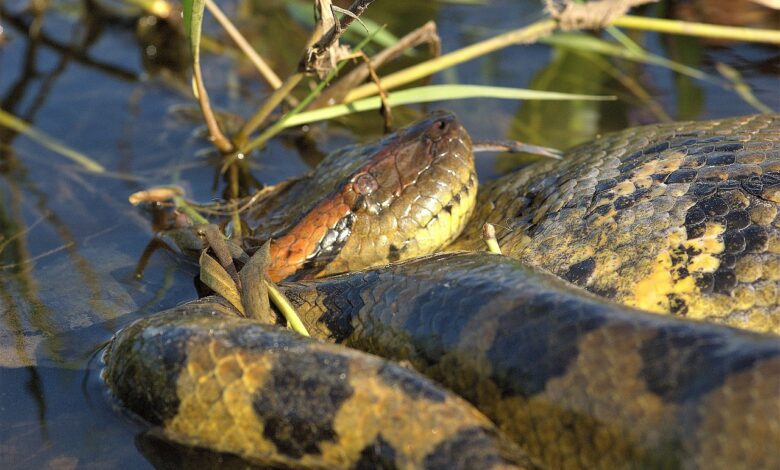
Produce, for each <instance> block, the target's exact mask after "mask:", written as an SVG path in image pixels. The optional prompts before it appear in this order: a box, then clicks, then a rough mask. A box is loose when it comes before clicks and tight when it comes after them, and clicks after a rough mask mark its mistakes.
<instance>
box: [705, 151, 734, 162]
mask: <svg viewBox="0 0 780 470" xmlns="http://www.w3.org/2000/svg"><path fill="white" fill-rule="evenodd" d="M736 159H737V158H736V157H735V156H734V154H733V153H716V154H710V155H707V165H731V164H732V163H734V162H735V161H736Z"/></svg>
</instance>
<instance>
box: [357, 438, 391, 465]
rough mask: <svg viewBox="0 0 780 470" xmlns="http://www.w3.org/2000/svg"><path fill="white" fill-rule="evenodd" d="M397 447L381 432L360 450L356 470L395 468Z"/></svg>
mask: <svg viewBox="0 0 780 470" xmlns="http://www.w3.org/2000/svg"><path fill="white" fill-rule="evenodd" d="M395 454H396V452H395V449H394V448H393V446H392V445H391V444H390V443H389V442H387V441H386V440H384V439H383V438H382V434H379V435H378V436H377V437H376V439H375V440H374V442H372V443H370V444H368V445H367V446H366V447H364V448H363V450H362V451H360V458H359V459H358V461H357V462H356V463H355V466H354V467H353V468H354V469H355V470H395V469H396V468H398V466H397V465H396V464H395Z"/></svg>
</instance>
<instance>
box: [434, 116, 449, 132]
mask: <svg viewBox="0 0 780 470" xmlns="http://www.w3.org/2000/svg"><path fill="white" fill-rule="evenodd" d="M436 128H437V129H438V130H439V132H441V133H442V134H443V133H445V132H447V130H449V128H450V122H449V121H447V120H444V119H439V120H438V121H437V122H436Z"/></svg>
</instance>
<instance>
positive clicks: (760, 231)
mask: <svg viewBox="0 0 780 470" xmlns="http://www.w3.org/2000/svg"><path fill="white" fill-rule="evenodd" d="M742 234H743V235H745V251H747V252H750V253H761V252H762V251H764V250H766V245H767V243H768V242H769V236H768V235H767V233H766V230H765V229H764V227H761V226H760V225H751V226H750V227H748V228H746V229H745V230H743V231H742Z"/></svg>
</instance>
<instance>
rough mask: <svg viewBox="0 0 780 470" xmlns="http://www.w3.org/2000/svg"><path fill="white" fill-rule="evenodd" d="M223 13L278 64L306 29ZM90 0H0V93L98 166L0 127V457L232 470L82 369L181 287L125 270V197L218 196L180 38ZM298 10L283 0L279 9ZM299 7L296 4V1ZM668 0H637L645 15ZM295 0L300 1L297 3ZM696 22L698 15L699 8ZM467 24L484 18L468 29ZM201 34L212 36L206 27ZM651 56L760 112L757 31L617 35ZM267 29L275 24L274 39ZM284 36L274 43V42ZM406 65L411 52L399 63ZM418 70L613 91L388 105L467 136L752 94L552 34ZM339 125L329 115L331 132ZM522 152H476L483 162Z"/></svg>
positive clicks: (137, 237) (487, 19)
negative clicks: (729, 38)
mask: <svg viewBox="0 0 780 470" xmlns="http://www.w3.org/2000/svg"><path fill="white" fill-rule="evenodd" d="M224 3H225V4H224V5H223V8H225V9H226V10H227V11H229V12H232V13H231V14H232V17H233V18H235V19H236V23H237V24H238V25H239V26H241V27H243V28H245V29H246V30H247V31H249V32H251V34H250V35H249V39H250V41H252V42H253V43H254V44H255V46H256V47H257V49H258V50H259V51H260V52H261V53H262V54H263V55H264V57H266V58H267V59H269V61H270V62H271V65H272V67H274V68H275V69H276V70H277V71H280V72H281V73H282V75H284V74H285V73H287V72H289V71H290V70H291V69H292V67H294V65H295V63H296V61H297V58H298V54H299V52H300V45H301V44H303V42H304V41H305V38H306V34H307V30H308V26H307V25H306V24H305V22H304V20H303V19H302V18H301V17H300V15H299V14H297V13H295V11H296V10H295V9H294V8H292V5H293V3H294V2H282V1H272V2H245V1H243V0H239V1H232V2H224ZM105 6H106V5H103V3H102V2H94V1H85V2H81V1H76V0H60V1H55V2H51V4H50V5H49V6H48V8H44V9H42V8H41V7H40V5H38V4H37V3H35V2H32V3H27V2H25V1H23V0H7V1H5V2H2V3H0V27H2V31H3V32H4V33H3V34H4V38H5V41H3V42H0V109H2V110H3V111H5V112H8V113H12V114H14V115H15V116H17V117H19V118H21V119H23V120H25V121H27V122H29V123H31V124H32V125H33V126H34V127H35V128H36V129H38V130H40V131H42V132H44V133H45V134H47V135H49V136H52V137H53V138H55V139H57V140H58V141H60V142H62V143H64V144H65V145H67V146H69V147H71V148H74V149H77V150H79V151H80V152H83V153H85V154H86V155H88V156H89V157H91V158H92V159H94V160H96V161H97V162H99V163H100V164H101V165H103V166H104V167H105V168H106V169H107V171H106V172H105V173H103V174H95V173H90V172H87V171H84V170H83V169H81V168H79V167H78V166H77V165H75V164H74V163H73V162H70V161H68V160H65V159H63V158H62V156H61V155H59V154H57V153H55V152H53V151H51V150H48V149H46V148H44V147H42V146H40V145H39V144H38V143H36V142H35V141H33V140H31V139H30V138H28V137H27V136H24V135H22V134H19V133H18V132H17V131H14V130H11V129H9V128H5V127H0V384H2V386H0V468H4V469H5V468H65V469H67V468H76V467H82V466H86V465H89V466H94V467H98V468H114V467H118V466H121V467H122V468H148V467H149V466H150V465H152V466H155V467H157V468H182V467H188V466H190V465H191V464H197V465H198V466H199V467H200V468H202V467H203V466H204V465H207V466H214V467H216V466H221V467H224V466H228V467H229V468H243V467H244V466H245V463H244V462H242V461H240V460H238V459H235V458H233V457H231V456H225V455H218V454H212V453H209V452H206V451H203V450H199V449H189V448H184V447H180V446H176V445H173V444H171V443H169V442H167V441H164V440H162V439H160V438H159V436H158V435H157V434H155V433H154V432H153V431H152V432H149V431H148V430H147V429H146V427H144V426H143V425H142V424H141V423H139V422H137V421H136V420H134V419H133V418H132V417H129V416H127V415H126V414H124V413H123V412H122V411H121V410H119V409H118V408H117V407H116V406H115V405H114V404H113V403H112V402H111V400H109V399H108V397H107V396H106V392H105V389H104V387H103V386H102V383H101V382H100V380H99V377H98V376H99V369H100V361H99V351H100V347H101V346H102V345H104V344H105V342H106V341H108V340H109V339H110V337H111V335H112V334H113V333H114V332H115V331H116V330H117V329H118V328H121V327H122V326H123V325H125V324H127V323H128V322H129V321H131V320H133V319H135V318H139V317H141V316H142V315H146V314H150V313H152V312H155V311H157V310H161V309H164V308H167V307H170V306H173V305H175V304H177V303H180V302H183V301H185V300H187V299H190V298H192V297H194V296H195V289H194V288H193V286H192V278H193V276H194V274H195V272H196V269H195V267H194V266H193V265H192V264H191V263H187V262H183V261H182V260H181V259H179V258H177V257H176V256H174V255H172V254H170V253H167V252H162V251H158V252H157V253H156V254H155V255H154V256H152V259H151V262H150V265H149V266H148V268H147V270H146V275H145V276H144V277H143V279H140V280H139V279H135V278H134V276H133V270H134V268H135V265H136V263H137V261H138V258H139V256H140V255H141V253H142V252H143V251H144V248H145V246H146V244H147V242H148V241H149V240H150V238H151V236H152V229H151V228H150V224H149V221H148V217H147V214H144V213H142V212H140V211H138V210H136V209H134V208H132V207H130V206H129V204H128V203H127V199H126V198H127V195H128V194H130V193H132V192H134V191H137V190H140V189H143V188H145V187H147V186H150V185H154V184H170V183H172V182H177V181H178V182H179V183H180V184H182V185H184V186H185V187H186V188H187V190H188V192H189V194H190V195H192V196H193V197H194V198H195V199H199V200H209V199H211V198H213V197H215V196H217V195H218V192H217V191H215V189H214V187H213V186H214V185H213V182H214V180H215V176H214V175H215V166H214V165H213V162H212V161H210V160H208V159H206V158H198V157H194V156H195V155H200V153H202V151H203V150H204V149H208V148H209V147H208V143H207V142H205V140H204V139H202V137H201V135H200V134H199V133H197V132H196V130H197V129H198V128H199V126H200V123H199V122H198V121H195V120H190V119H186V118H182V117H180V114H179V113H174V112H172V111H171V110H172V109H174V108H179V109H181V108H182V107H185V108H186V107H189V106H191V105H192V101H191V100H190V98H189V92H190V91H189V90H190V88H189V86H190V85H189V78H188V73H187V62H186V60H184V59H183V58H185V57H186V54H185V53H184V52H183V51H186V49H187V46H186V43H185V42H184V41H183V38H182V37H181V35H179V34H178V33H177V32H176V31H174V30H172V29H171V28H169V27H168V26H167V25H166V24H165V23H164V22H161V21H156V20H153V19H150V18H148V17H144V16H142V15H140V13H138V12H136V11H132V10H129V9H128V8H129V7H128V6H127V5H122V4H120V6H121V7H122V8H118V9H113V10H112V9H109V8H105ZM299 6H300V5H299ZM304 6H305V5H304ZM667 7H668V4H666V3H662V4H661V5H660V6H658V7H653V8H649V9H647V10H645V12H646V13H648V14H658V15H663V14H664V12H665V11H667V10H666V9H667ZM297 11H300V8H299V9H298V10H297ZM541 14H542V13H541V7H540V5H539V3H536V2H530V1H528V2H516V1H509V0H502V1H495V2H490V3H489V5H469V4H465V3H460V2H435V1H431V2H424V3H420V2H416V1H411V0H407V1H397V2H376V4H375V5H373V6H372V7H371V9H369V14H368V16H369V18H371V19H373V20H375V21H377V22H380V23H387V24H388V30H389V31H391V32H393V33H394V34H396V35H398V36H400V35H402V34H404V33H406V32H408V31H410V30H412V29H414V28H416V27H418V26H420V25H421V24H422V23H424V22H425V21H428V20H431V19H433V20H436V21H437V23H438V26H439V33H440V35H441V37H442V41H443V45H444V49H445V51H451V50H454V49H456V48H460V47H463V46H465V45H467V44H470V43H472V42H474V41H476V40H479V39H482V38H485V37H487V36H489V35H492V34H495V33H497V32H501V31H505V30H509V29H512V28H516V27H518V26H520V25H522V24H524V23H528V22H530V21H533V20H534V19H537V18H539V17H540V16H541ZM705 20H706V19H705ZM486 25H487V26H486ZM207 34H208V35H209V37H210V38H211V39H212V40H213V42H214V43H216V44H229V41H228V40H227V39H226V38H225V37H224V34H223V33H221V32H220V31H219V30H218V29H217V28H216V27H214V25H213V24H210V23H209V24H207ZM630 34H631V37H632V39H633V40H634V41H637V42H638V43H640V44H643V45H644V46H645V47H647V48H648V49H650V50H651V51H652V52H654V53H656V54H660V55H663V56H665V57H669V58H671V59H673V60H677V61H679V62H681V63H683V64H686V65H689V66H692V67H696V68H699V69H701V70H702V71H703V72H705V73H706V74H708V75H711V76H715V77H717V76H718V74H717V72H716V71H715V67H716V65H717V64H718V63H719V62H724V63H727V64H730V65H731V66H732V67H735V68H738V69H739V70H740V71H741V73H742V74H743V78H744V79H745V80H746V82H747V83H748V84H749V85H750V86H751V87H752V89H753V92H754V93H755V95H756V96H757V98H758V99H759V100H760V101H763V102H764V103H765V104H767V105H769V106H771V107H774V108H779V107H780V97H778V95H777V88H776V87H777V75H778V73H779V71H778V67H777V64H778V63H780V62H778V60H777V59H778V55H779V54H778V51H777V49H774V48H767V47H763V46H760V45H745V44H716V45H713V44H708V43H703V42H701V41H699V40H696V39H690V38H681V37H659V36H658V35H654V34H646V33H630ZM279 37H285V45H284V46H286V47H282V45H280V44H279V41H278V40H276V39H277V38H279ZM288 39H289V41H288ZM235 57H237V54H232V53H231V54H219V55H218V54H207V55H206V56H205V57H204V66H205V69H204V70H205V79H206V83H207V86H208V87H209V90H210V93H211V95H212V99H213V101H214V103H215V105H216V106H217V107H218V108H220V109H224V110H228V111H230V112H234V113H240V114H242V115H247V114H248V113H249V112H251V111H252V110H253V109H254V107H255V106H257V104H258V103H260V102H261V100H262V97H263V96H264V95H265V94H266V93H267V92H268V90H267V89H265V87H263V86H262V85H258V80H257V77H256V74H255V72H254V70H253V69H252V68H251V67H250V66H248V65H247V64H246V63H245V62H243V61H240V60H237V59H236V58H235ZM404 60H405V61H406V63H409V62H410V61H411V60H412V59H409V58H407V59H404ZM434 82H437V83H451V82H460V83H479V84H493V85H500V86H512V87H525V88H536V89H542V90H553V91H569V92H577V93H591V94H614V95H616V96H618V97H619V98H620V100H619V101H616V102H607V103H596V102H557V103H556V102H526V103H517V102H509V101H501V102H497V101H491V100H477V101H468V102H447V103H444V104H434V105H429V106H428V107H423V108H418V107H411V108H408V109H405V110H404V109H399V110H398V116H397V117H398V118H400V119H398V120H399V121H400V120H404V119H407V120H409V119H413V118H414V116H416V115H420V114H422V113H424V112H425V109H435V108H438V107H446V108H449V109H451V110H453V111H454V112H456V113H457V114H459V115H460V117H461V118H462V120H463V121H464V123H465V125H466V127H467V128H468V129H469V130H470V132H471V133H472V135H474V136H475V137H476V138H479V139H497V138H520V139H522V140H526V141H529V142H532V143H536V144H541V145H550V146H555V147H559V148H562V147H567V146H569V145H573V144H575V143H578V142H581V141H584V140H587V139H590V138H592V137H593V136H594V135H597V134H600V133H603V132H606V131H609V130H614V129H620V128H624V127H627V126H632V125H638V124H642V123H647V122H655V121H659V120H666V119H681V118H684V119H704V118H708V117H718V116H729V115H738V114H747V113H751V112H754V110H753V109H752V108H751V107H750V105H748V104H747V103H745V102H744V101H743V100H741V99H740V98H739V97H738V96H737V95H736V94H735V93H733V92H731V91H729V90H725V91H724V88H723V84H722V80H721V79H717V80H696V79H692V78H690V77H686V76H683V75H679V74H675V73H672V72H670V71H669V70H667V69H663V68H659V67H649V66H646V65H642V64H637V63H630V62H625V61H617V60H615V59H613V58H610V57H606V56H597V55H594V54H592V53H590V54H589V53H583V52H581V51H580V52H578V51H572V50H569V49H566V48H565V47H562V46H559V45H557V46H549V45H542V44H539V45H533V46H527V47H513V48H508V49H505V50H502V51H499V52H497V53H495V54H492V55H490V56H487V57H484V58H480V59H478V60H475V61H473V62H469V63H466V64H463V65H460V66H458V67H456V68H455V69H453V70H449V71H447V72H445V73H442V74H440V75H439V76H437V77H436V78H435V79H434ZM381 127H382V122H381V119H380V118H379V117H377V116H376V115H374V114H365V115H361V116H357V117H351V118H346V119H344V120H343V121H340V122H339V123H334V124H329V125H325V126H317V127H314V128H313V130H312V131H311V132H310V133H308V134H306V135H300V134H296V135H290V136H283V138H280V139H276V140H275V141H273V142H271V144H270V145H269V148H268V149H267V150H265V151H263V152H260V154H259V156H258V158H256V159H253V161H252V165H253V167H252V170H254V174H255V175H256V176H258V177H259V178H260V179H262V180H264V181H265V182H271V183H273V182H276V181H279V180H282V179H284V178H287V177H289V176H292V175H295V174H299V173H301V172H303V171H305V169H306V167H307V165H311V164H315V163H316V161H317V160H319V159H321V158H322V156H323V155H324V154H325V153H327V152H328V151H330V150H333V149H334V148H336V147H338V146H341V145H343V144H346V143H350V142H353V141H366V140H369V139H371V138H372V137H374V136H376V135H377V134H378V133H379V132H380V131H381ZM347 129H349V130H347ZM525 161H526V160H523V159H519V160H518V159H506V158H499V159H498V160H495V159H487V158H482V157H481V158H480V160H479V163H478V170H479V173H480V176H481V177H482V178H483V179H484V178H489V177H493V176H495V175H496V174H498V173H499V172H501V171H505V170H507V169H508V168H509V167H511V166H514V165H517V164H522V163H524V162H525Z"/></svg>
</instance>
